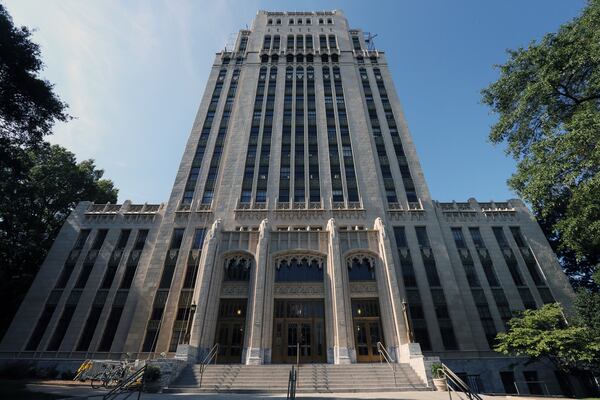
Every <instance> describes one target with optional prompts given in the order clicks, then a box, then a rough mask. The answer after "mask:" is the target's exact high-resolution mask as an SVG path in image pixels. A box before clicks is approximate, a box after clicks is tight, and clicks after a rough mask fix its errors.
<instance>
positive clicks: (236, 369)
mask: <svg viewBox="0 0 600 400" xmlns="http://www.w3.org/2000/svg"><path fill="white" fill-rule="evenodd" d="M290 369H291V365H274V364H269V365H239V364H238V365H209V366H208V367H207V368H206V370H205V372H204V375H203V376H202V377H201V376H200V366H199V365H188V366H187V367H186V368H185V369H184V370H183V371H182V373H181V375H180V376H179V378H177V380H176V381H175V382H174V383H173V384H172V385H171V386H170V387H169V388H168V389H165V392H171V393H182V392H261V393H262V392H264V393H269V392H272V393H282V392H283V393H285V392H286V391H287V386H288V377H289V372H290ZM410 390H428V388H427V386H426V385H425V384H424V383H423V382H422V381H421V379H420V378H419V377H418V376H417V375H416V373H415V372H414V371H413V369H412V368H411V367H410V366H409V365H408V364H396V370H395V372H394V371H393V370H392V368H391V367H390V366H389V365H387V364H345V365H333V364H303V365H300V370H299V373H298V386H297V391H298V392H299V393H343V392H380V391H393V392H396V391H410Z"/></svg>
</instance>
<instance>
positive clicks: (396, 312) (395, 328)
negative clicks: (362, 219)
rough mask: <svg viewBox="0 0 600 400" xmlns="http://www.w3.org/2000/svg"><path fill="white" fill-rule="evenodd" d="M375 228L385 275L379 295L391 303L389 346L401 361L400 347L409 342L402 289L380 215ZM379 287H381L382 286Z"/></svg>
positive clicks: (383, 274) (389, 349)
mask: <svg viewBox="0 0 600 400" xmlns="http://www.w3.org/2000/svg"><path fill="white" fill-rule="evenodd" d="M374 229H375V230H376V231H377V232H378V235H377V236H378V239H379V254H380V256H381V259H382V260H383V271H382V272H383V273H382V274H381V276H382V277H383V284H384V286H385V289H384V290H383V291H381V290H380V292H379V295H380V297H383V296H385V300H386V302H387V303H388V304H389V305H390V308H391V313H390V318H389V322H390V325H391V328H392V332H393V333H394V338H393V340H389V339H388V340H387V347H388V351H389V352H390V354H391V355H392V357H395V359H396V361H398V362H400V358H401V357H400V356H401V352H400V351H399V347H400V345H401V344H403V343H407V342H408V336H407V330H406V324H405V322H404V316H403V314H402V303H401V297H400V290H399V289H398V280H397V278H396V269H395V268H394V257H393V254H392V247H391V245H390V238H389V237H388V235H387V232H386V230H385V225H384V224H383V220H382V219H381V218H379V217H378V218H377V219H375V226H374ZM378 286H379V285H378ZM379 287H380V288H381V286H379ZM380 300H383V299H380Z"/></svg>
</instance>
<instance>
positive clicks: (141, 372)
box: [102, 365, 146, 400]
mask: <svg viewBox="0 0 600 400" xmlns="http://www.w3.org/2000/svg"><path fill="white" fill-rule="evenodd" d="M145 377H146V365H144V366H143V367H142V368H140V369H138V370H137V371H135V372H134V373H133V374H131V375H129V376H128V377H127V379H125V380H123V382H121V383H119V384H118V385H117V386H116V387H115V388H113V389H112V390H111V391H110V392H108V393H106V394H105V395H104V396H102V399H103V400H110V399H115V398H116V397H117V396H118V395H120V394H121V393H123V392H124V391H125V390H128V389H129V388H130V386H131V385H133V384H135V383H136V382H137V381H138V380H141V382H140V385H139V387H138V390H137V392H138V399H140V397H141V396H142V391H143V390H144V383H145ZM132 393H133V392H132ZM127 397H129V396H127Z"/></svg>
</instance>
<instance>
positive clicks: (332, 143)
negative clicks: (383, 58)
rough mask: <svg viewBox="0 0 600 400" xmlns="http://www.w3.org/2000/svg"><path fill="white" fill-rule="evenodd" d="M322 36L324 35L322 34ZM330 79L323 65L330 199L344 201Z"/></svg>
mask: <svg viewBox="0 0 600 400" xmlns="http://www.w3.org/2000/svg"><path fill="white" fill-rule="evenodd" d="M322 37H325V36H324V35H322ZM331 81H332V80H331V70H330V69H329V67H323V88H324V95H325V117H326V122H327V142H328V144H329V168H330V173H331V192H332V200H333V201H334V202H338V203H340V202H343V201H344V191H343V183H342V170H341V163H340V154H339V146H338V135H337V127H336V123H335V109H334V105H333V91H332V85H331V83H332V82H331Z"/></svg>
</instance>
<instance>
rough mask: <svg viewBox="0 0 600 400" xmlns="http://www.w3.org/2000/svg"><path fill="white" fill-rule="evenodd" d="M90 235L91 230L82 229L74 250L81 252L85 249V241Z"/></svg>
mask: <svg viewBox="0 0 600 400" xmlns="http://www.w3.org/2000/svg"><path fill="white" fill-rule="evenodd" d="M89 235H90V230H89V229H82V230H81V231H80V232H79V236H77V240H76V241H75V245H74V246H73V250H81V249H83V245H84V244H85V241H86V240H87V238H88V236H89Z"/></svg>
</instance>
